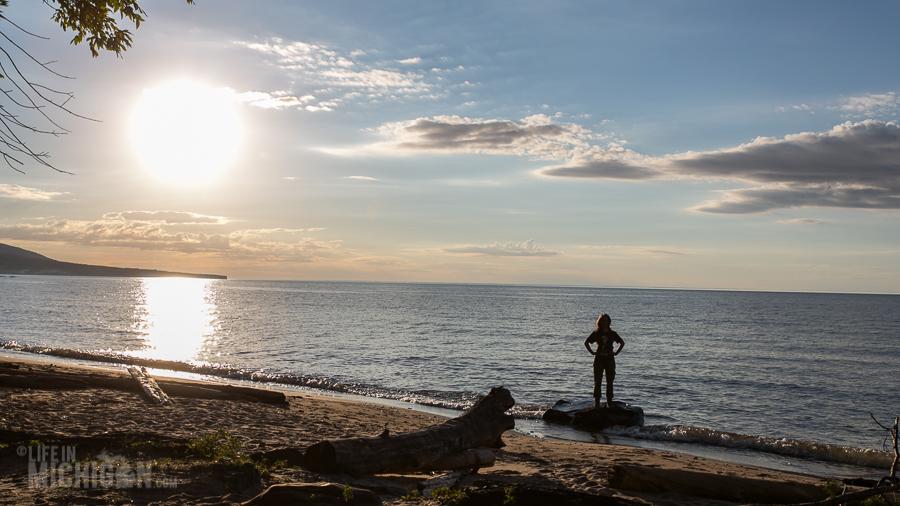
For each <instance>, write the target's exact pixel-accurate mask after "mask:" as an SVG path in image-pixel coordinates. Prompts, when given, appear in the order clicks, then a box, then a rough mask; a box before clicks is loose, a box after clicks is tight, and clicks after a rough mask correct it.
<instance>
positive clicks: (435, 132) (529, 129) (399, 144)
mask: <svg viewBox="0 0 900 506" xmlns="http://www.w3.org/2000/svg"><path fill="white" fill-rule="evenodd" d="M378 132H379V133H380V134H381V135H383V136H385V137H387V138H389V139H390V142H389V143H387V144H383V145H381V147H382V148H384V149H389V150H392V151H401V152H403V151H405V152H412V151H432V152H442V153H452V152H456V153H488V154H496V155H517V156H529V157H532V158H545V159H546V158H565V157H566V156H568V155H569V153H570V152H571V151H572V150H573V149H575V148H577V147H582V148H587V147H588V141H589V140H590V139H596V138H600V136H598V135H596V134H594V133H593V132H591V131H590V130H588V129H585V128H584V127H581V126H579V125H575V124H555V123H553V120H552V118H550V117H549V116H546V115H543V114H536V115H534V116H529V117H527V118H523V119H521V120H518V121H511V120H499V119H488V120H485V119H470V118H464V117H460V116H435V117H433V118H418V119H415V120H411V121H401V122H396V123H387V124H385V125H383V126H381V127H380V128H379V129H378Z"/></svg>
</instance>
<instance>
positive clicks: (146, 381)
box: [128, 366, 172, 406]
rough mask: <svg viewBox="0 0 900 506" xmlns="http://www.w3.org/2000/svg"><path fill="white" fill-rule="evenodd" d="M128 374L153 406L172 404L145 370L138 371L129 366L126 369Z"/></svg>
mask: <svg viewBox="0 0 900 506" xmlns="http://www.w3.org/2000/svg"><path fill="white" fill-rule="evenodd" d="M128 374H131V378H132V379H134V381H136V382H137V383H138V385H140V386H141V390H142V391H143V392H144V394H145V395H146V396H147V397H149V398H150V400H151V401H153V402H154V403H155V404H159V405H160V406H168V405H169V404H172V400H171V399H169V396H168V395H166V393H165V392H163V390H162V388H159V385H157V384H156V381H154V380H153V378H151V377H150V375H149V374H147V369H146V368H143V367H142V368H140V369H138V368H137V367H135V366H130V367H128Z"/></svg>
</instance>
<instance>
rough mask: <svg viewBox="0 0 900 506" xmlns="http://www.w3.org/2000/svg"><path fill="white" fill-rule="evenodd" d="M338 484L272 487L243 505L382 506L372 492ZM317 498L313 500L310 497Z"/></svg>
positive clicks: (299, 484)
mask: <svg viewBox="0 0 900 506" xmlns="http://www.w3.org/2000/svg"><path fill="white" fill-rule="evenodd" d="M344 491H345V487H344V486H343V485H340V484H337V483H285V484H280V485H272V486H271V487H269V488H267V489H266V490H265V491H263V493H261V494H259V495H258V496H256V497H254V498H253V499H250V500H249V501H247V502H245V503H243V506H276V505H293V504H310V503H313V504H348V505H351V504H371V505H373V506H375V505H380V504H381V499H380V498H379V497H378V496H377V495H375V493H374V492H372V491H371V490H366V489H362V488H355V489H350V490H349V493H348V494H347V495H345V493H344ZM311 495H314V496H315V498H314V499H311V498H310V496H311Z"/></svg>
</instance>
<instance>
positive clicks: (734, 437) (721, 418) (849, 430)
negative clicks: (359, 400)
mask: <svg viewBox="0 0 900 506" xmlns="http://www.w3.org/2000/svg"><path fill="white" fill-rule="evenodd" d="M600 312H606V313H609V314H610V315H611V316H612V327H613V329H615V330H616V331H618V332H619V334H620V335H621V336H622V337H623V338H624V340H625V342H626V346H625V349H624V351H623V352H622V354H621V355H620V356H619V357H618V362H617V379H616V397H617V399H618V400H623V401H626V402H628V403H631V404H634V405H637V406H641V407H642V408H643V409H644V411H645V414H646V419H647V420H646V422H647V424H648V425H649V426H650V427H651V429H648V430H645V431H643V432H641V433H631V434H624V435H627V436H629V437H638V438H648V439H652V438H669V439H678V437H683V438H685V441H686V442H694V443H696V442H704V439H710V438H712V439H716V440H718V441H721V440H723V438H725V439H728V438H731V439H730V440H729V441H730V443H729V444H738V443H735V441H738V440H741V438H746V441H744V443H742V444H743V445H744V446H745V447H749V448H753V445H754V444H758V443H753V442H754V441H756V442H758V441H763V442H765V444H764V445H763V446H765V445H769V446H771V445H776V446H778V445H780V446H782V447H783V446H786V445H787V446H789V445H790V444H802V445H807V446H809V445H813V446H815V445H820V446H821V445H834V446H838V447H841V446H848V447H854V448H858V449H878V448H881V444H882V440H883V436H884V435H883V433H882V431H881V430H880V429H878V428H877V427H876V426H875V424H874V423H872V422H871V420H870V418H869V413H870V412H872V413H874V414H875V415H876V416H877V417H878V418H879V419H880V420H882V421H883V422H887V421H888V419H892V418H893V416H896V415H897V414H900V389H897V388H896V376H897V371H898V370H900V296H891V295H843V294H800V293H763V292H716V291H678V290H629V289H600V288H566V287H547V286H540V287H529V286H498V285H452V284H390V283H350V282H346V283H344V282H341V283H335V282H297V281H281V282H279V281H233V280H228V281H222V280H194V279H176V278H149V279H118V278H76V277H49V276H48V277H44V276H18V277H0V322H2V324H0V341H5V342H17V343H20V344H28V345H43V346H50V347H57V348H70V349H79V350H88V351H103V350H105V351H116V352H124V353H126V354H130V355H134V356H139V357H144V358H155V359H165V360H176V361H182V362H190V363H215V364H223V365H226V366H228V367H231V368H240V369H244V370H250V371H258V372H262V373H265V374H280V375H288V376H292V377H300V376H302V377H305V378H317V379H319V380H321V382H322V385H325V386H334V385H335V384H339V385H340V388H341V389H343V390H345V391H349V392H353V393H359V394H363V395H370V396H379V397H389V398H396V399H403V400H408V401H412V402H417V403H423V404H431V405H442V406H447V407H455V408H458V407H464V406H466V405H468V404H469V403H470V402H471V401H472V400H473V399H474V398H476V396H478V395H483V394H484V393H486V392H487V391H488V390H489V389H490V388H491V387H493V386H497V385H504V386H506V387H507V388H509V389H510V390H511V391H512V393H513V396H514V397H515V398H516V401H517V406H518V407H517V409H518V413H519V414H520V415H521V416H526V417H527V416H533V415H535V414H537V413H539V412H540V410H542V409H546V408H547V407H549V406H550V405H551V404H553V403H554V402H555V401H557V400H559V399H568V400H581V399H587V398H589V397H590V392H591V387H592V378H591V367H590V364H591V359H592V357H591V356H590V355H589V354H588V353H587V351H585V349H584V347H583V345H582V341H583V340H584V338H585V337H586V336H587V335H588V334H589V333H590V332H591V330H592V328H593V325H594V321H595V320H596V318H597V315H598V314H599V313H600ZM892 385H893V386H892ZM679 430H681V432H680V433H679V432H678V431H679ZM685 431H687V432H690V431H694V432H691V433H690V434H687V433H686V432H685ZM779 441H780V442H779ZM706 442H710V441H706ZM797 442H800V443H797ZM834 451H835V450H834V449H833V448H832V449H830V450H827V451H826V453H827V452H832V453H833V452H834Z"/></svg>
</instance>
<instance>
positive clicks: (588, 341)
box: [584, 334, 597, 355]
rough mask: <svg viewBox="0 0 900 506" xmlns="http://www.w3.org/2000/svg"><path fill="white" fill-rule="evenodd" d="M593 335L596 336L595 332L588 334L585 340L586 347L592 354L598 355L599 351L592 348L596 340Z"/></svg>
mask: <svg viewBox="0 0 900 506" xmlns="http://www.w3.org/2000/svg"><path fill="white" fill-rule="evenodd" d="M592 337H594V334H591V335H589V336H587V339H585V340H584V347H585V348H587V351H589V352H590V353H591V355H596V354H597V352H596V351H594V350H592V349H591V343H593V342H594V340H593V339H591V338H592Z"/></svg>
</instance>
